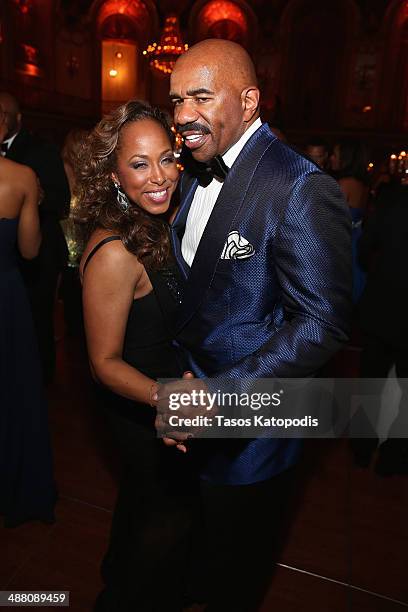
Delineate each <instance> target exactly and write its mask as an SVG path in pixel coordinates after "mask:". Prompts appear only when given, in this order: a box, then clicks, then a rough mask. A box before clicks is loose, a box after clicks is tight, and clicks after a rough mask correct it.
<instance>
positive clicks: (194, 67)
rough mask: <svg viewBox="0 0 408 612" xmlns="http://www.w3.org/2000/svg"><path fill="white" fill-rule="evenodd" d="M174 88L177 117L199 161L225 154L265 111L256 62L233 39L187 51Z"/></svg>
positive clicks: (176, 70)
mask: <svg viewBox="0 0 408 612" xmlns="http://www.w3.org/2000/svg"><path fill="white" fill-rule="evenodd" d="M170 90H171V91H170V97H171V98H172V100H173V103H174V107H175V108H174V119H175V123H176V124H177V126H178V129H179V131H180V132H181V133H182V134H183V135H184V136H185V143H186V146H187V147H188V148H189V149H190V150H191V153H192V155H193V157H194V158H195V159H197V160H198V161H204V162H207V161H209V160H210V159H212V158H213V157H215V156H216V155H223V154H224V153H225V152H226V151H227V150H228V149H230V148H231V146H233V145H234V144H235V143H236V142H238V140H239V139H240V137H241V136H242V134H243V133H244V132H245V131H246V130H247V129H248V127H249V126H250V125H251V124H252V123H253V122H254V121H255V120H256V119H257V118H258V116H259V90H258V86H257V79H256V74H255V68H254V65H253V62H252V60H251V58H250V57H249V55H248V53H247V52H246V51H245V49H243V48H242V47H241V46H240V45H238V44H237V43H234V42H231V41H228V40H219V39H208V40H203V41H202V42H200V43H198V44H196V45H194V46H193V47H191V48H190V49H189V50H188V51H187V52H186V53H184V54H183V55H182V56H181V57H180V58H179V59H178V60H177V62H176V65H175V67H174V70H173V72H172V75H171V81H170Z"/></svg>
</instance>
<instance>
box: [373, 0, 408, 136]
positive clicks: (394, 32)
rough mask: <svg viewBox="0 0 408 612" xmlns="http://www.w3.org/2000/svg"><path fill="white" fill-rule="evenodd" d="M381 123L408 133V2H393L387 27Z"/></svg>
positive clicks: (385, 24)
mask: <svg viewBox="0 0 408 612" xmlns="http://www.w3.org/2000/svg"><path fill="white" fill-rule="evenodd" d="M382 39H383V54H382V70H381V82H380V88H379V95H378V100H379V110H378V124H379V126H380V127H381V128H383V129H385V130H392V131H394V130H395V131H399V130H404V131H408V2H407V0H393V2H391V4H390V6H389V7H388V9H387V12H386V14H385V18H384V24H383V32H382Z"/></svg>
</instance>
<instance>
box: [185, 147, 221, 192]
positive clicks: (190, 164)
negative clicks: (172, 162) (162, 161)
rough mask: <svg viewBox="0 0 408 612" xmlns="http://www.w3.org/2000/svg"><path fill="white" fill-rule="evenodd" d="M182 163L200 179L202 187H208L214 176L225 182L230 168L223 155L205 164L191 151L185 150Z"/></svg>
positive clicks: (190, 172)
mask: <svg viewBox="0 0 408 612" xmlns="http://www.w3.org/2000/svg"><path fill="white" fill-rule="evenodd" d="M183 153H184V154H182V157H181V160H180V161H181V163H182V164H183V165H184V167H185V168H186V170H187V171H188V173H189V174H191V175H192V176H195V178H196V179H197V180H198V183H199V185H201V187H207V186H208V185H209V184H210V183H211V181H212V180H213V178H216V179H217V180H219V181H221V182H224V180H225V177H226V176H227V174H228V171H229V168H228V166H227V164H226V163H225V162H224V160H223V159H222V157H221V155H217V156H216V157H214V158H213V159H212V160H211V161H210V162H209V163H208V164H203V163H201V162H198V161H196V160H195V159H194V157H193V156H192V155H191V153H190V151H185V152H183Z"/></svg>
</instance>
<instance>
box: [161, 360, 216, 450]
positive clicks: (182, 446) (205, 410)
mask: <svg viewBox="0 0 408 612" xmlns="http://www.w3.org/2000/svg"><path fill="white" fill-rule="evenodd" d="M207 391H208V388H207V386H206V384H205V383H204V381H203V380H201V379H198V378H194V375H193V373H192V372H185V373H184V375H183V378H182V379H180V380H177V381H174V382H171V383H166V384H163V385H159V386H158V388H157V390H156V392H155V393H154V395H153V398H152V399H153V401H154V403H155V406H156V410H157V415H156V421H155V427H156V430H157V432H158V434H159V435H160V436H161V437H162V438H163V442H164V443H165V444H166V446H176V447H177V448H178V449H179V450H180V451H182V452H184V453H185V452H187V440H189V439H190V438H194V437H195V436H197V434H198V433H199V432H200V431H202V430H203V429H204V427H203V426H200V425H197V422H199V421H200V419H199V418H198V419H197V418H196V417H204V416H211V415H213V414H214V413H215V410H216V407H214V406H212V407H210V405H209V403H208V401H207V397H208V396H207ZM193 419H194V421H195V424H194V425H193Z"/></svg>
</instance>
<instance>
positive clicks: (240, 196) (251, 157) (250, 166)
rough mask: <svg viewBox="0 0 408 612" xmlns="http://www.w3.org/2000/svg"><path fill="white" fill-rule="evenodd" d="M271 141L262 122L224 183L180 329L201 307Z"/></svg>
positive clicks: (202, 242)
mask: <svg viewBox="0 0 408 612" xmlns="http://www.w3.org/2000/svg"><path fill="white" fill-rule="evenodd" d="M272 140H275V136H274V135H273V134H272V132H271V131H270V130H269V127H268V125H267V124H266V123H265V124H263V125H262V127H260V128H259V130H257V131H256V132H255V134H254V135H253V136H252V137H251V138H250V139H249V141H248V142H247V143H246V145H245V146H244V148H243V149H242V151H241V153H240V154H239V156H238V158H237V159H236V161H235V163H234V165H233V166H232V168H231V170H230V171H229V173H228V175H227V178H226V179H225V181H224V184H223V187H222V189H221V191H220V194H219V196H218V199H217V202H216V204H215V206H214V209H213V211H212V213H211V216H210V218H209V220H208V223H207V226H206V228H205V230H204V233H203V236H202V238H201V240H200V244H199V245H198V249H197V253H196V255H195V258H194V262H193V265H192V267H191V271H190V275H189V277H188V282H187V284H186V287H185V293H184V298H183V303H182V306H181V313H180V320H179V322H180V329H181V328H182V327H184V325H186V323H187V322H188V321H189V319H190V318H191V317H192V316H193V314H194V312H195V311H196V310H197V309H198V308H199V306H200V305H201V302H202V300H203V298H204V295H205V292H206V291H207V289H208V287H209V286H210V283H211V280H212V278H213V276H214V273H215V268H216V266H217V263H218V261H219V259H220V256H221V253H222V250H223V248H224V245H225V242H226V239H227V236H228V233H229V232H230V231H231V230H232V229H236V227H233V225H234V221H235V219H236V218H237V216H238V215H239V211H240V209H241V207H242V205H243V203H244V200H245V196H246V193H247V190H248V187H249V185H250V183H251V180H252V177H253V175H254V173H255V170H256V168H257V165H258V163H259V160H260V159H261V157H262V155H263V153H264V152H265V150H266V149H267V148H268V146H269V145H270V143H271V142H272ZM191 200H192V197H191ZM191 200H190V204H191ZM180 212H181V211H180ZM186 218H187V216H186Z"/></svg>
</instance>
